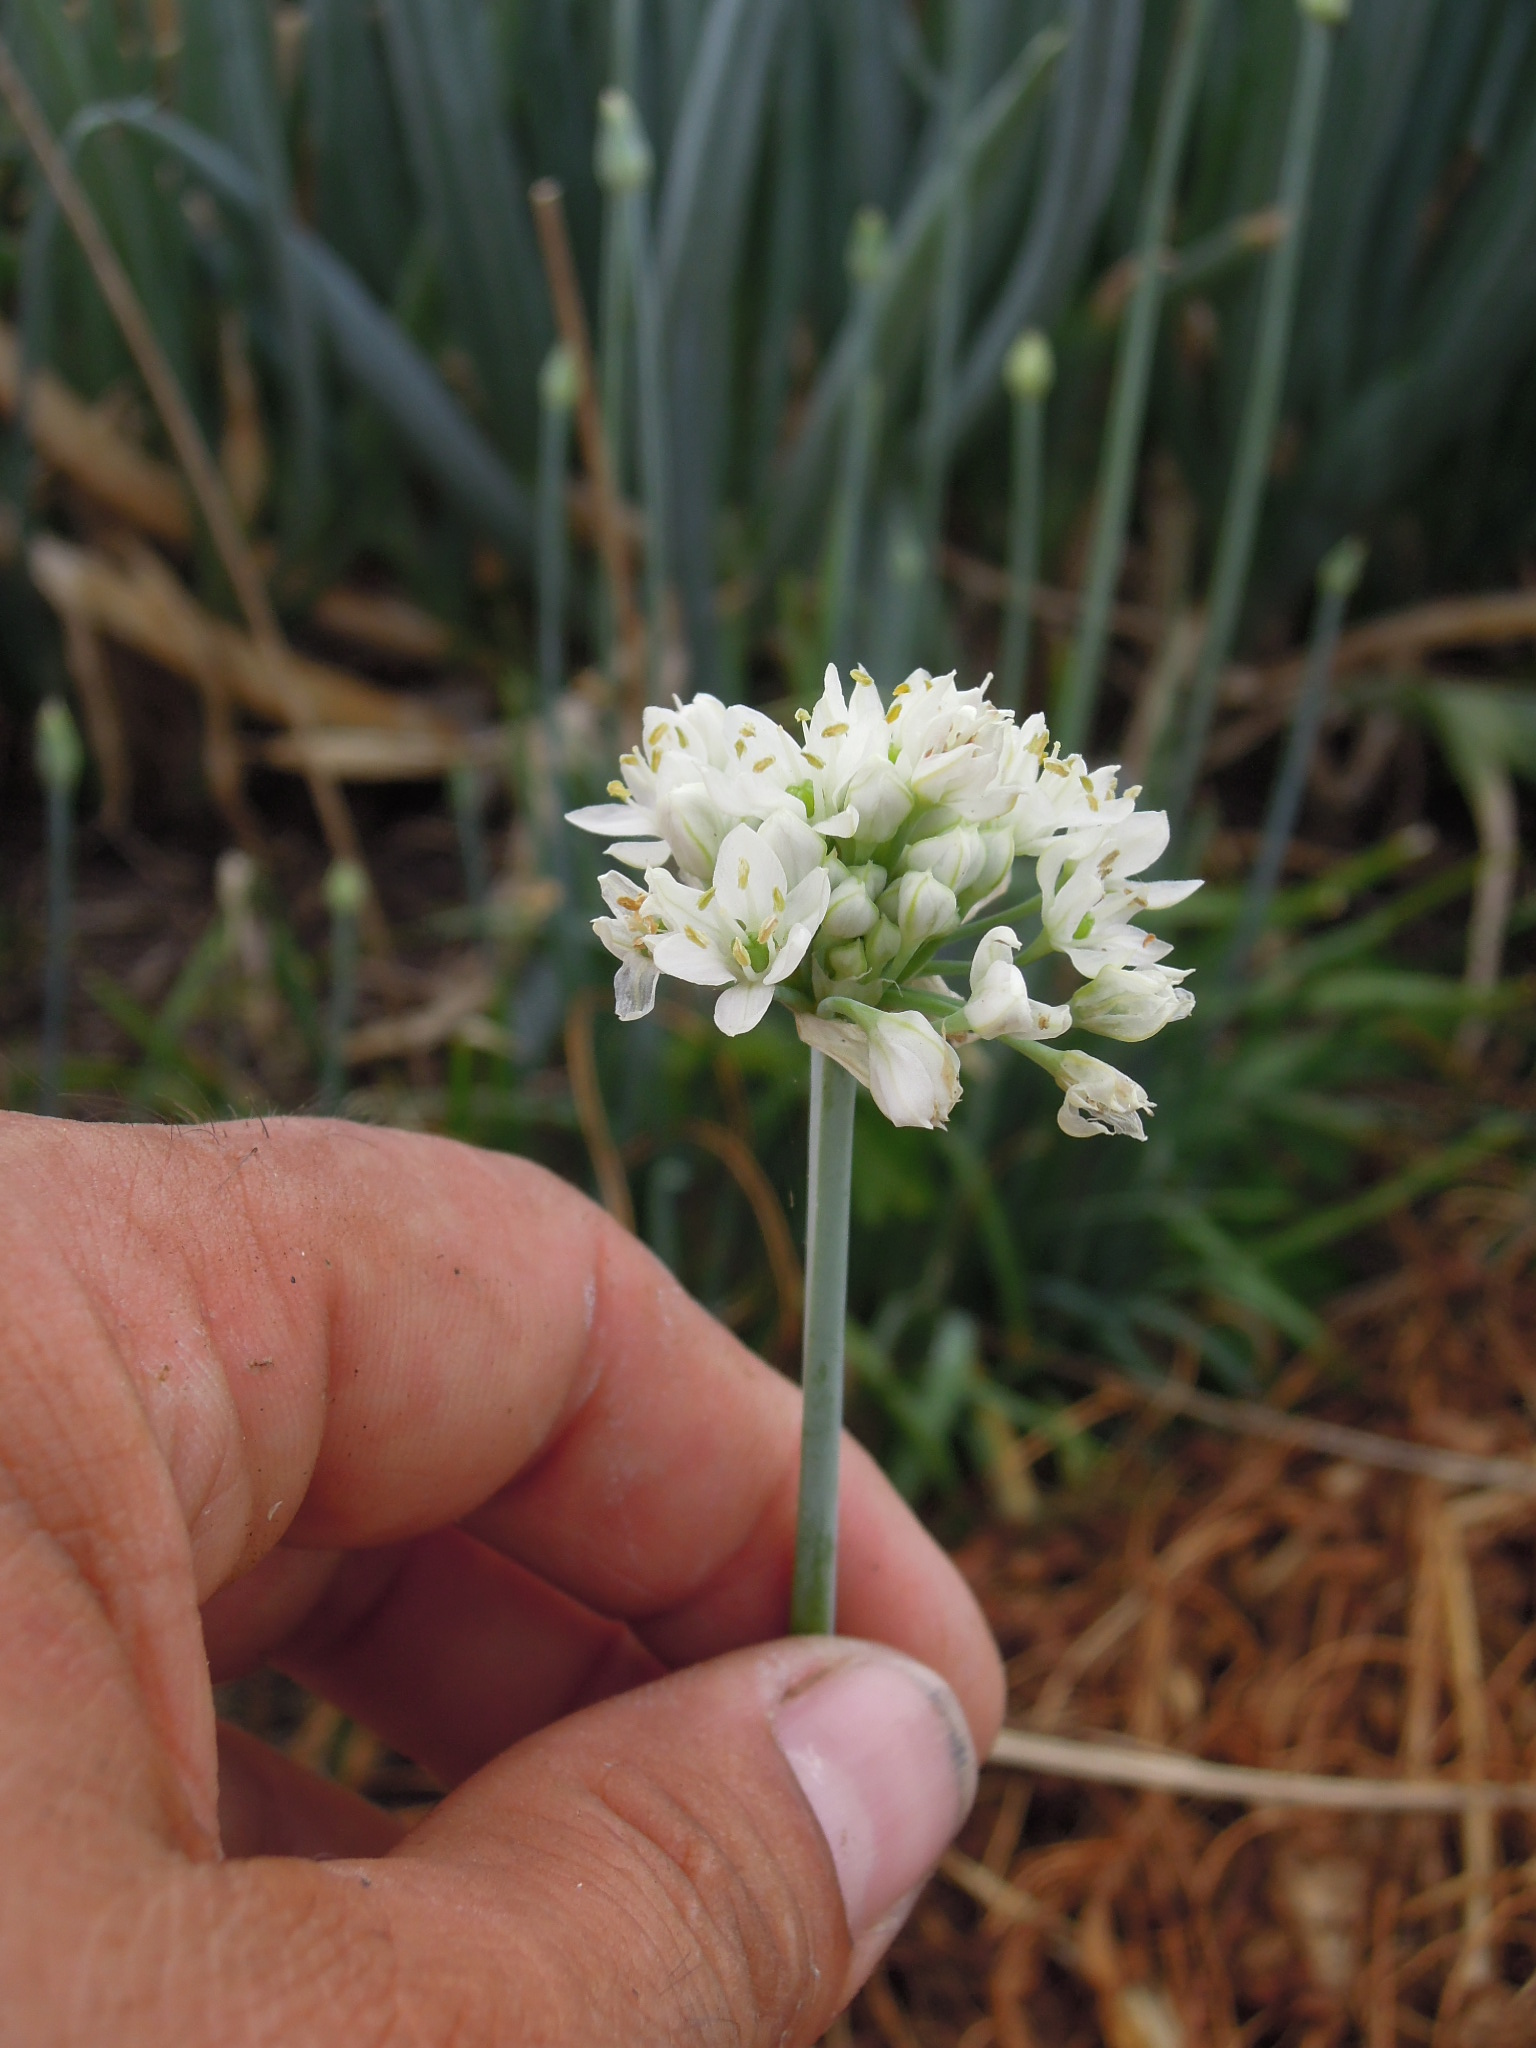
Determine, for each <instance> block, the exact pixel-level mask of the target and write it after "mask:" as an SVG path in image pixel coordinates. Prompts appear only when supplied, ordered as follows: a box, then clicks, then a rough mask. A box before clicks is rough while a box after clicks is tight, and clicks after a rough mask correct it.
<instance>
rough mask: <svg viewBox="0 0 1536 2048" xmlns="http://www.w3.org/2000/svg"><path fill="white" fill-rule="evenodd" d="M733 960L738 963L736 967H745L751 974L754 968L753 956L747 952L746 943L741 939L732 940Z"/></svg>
mask: <svg viewBox="0 0 1536 2048" xmlns="http://www.w3.org/2000/svg"><path fill="white" fill-rule="evenodd" d="M731 958H732V959H733V960H734V961H735V962H736V965H737V966H738V967H745V968H746V969H747V970H748V971H749V972H750V970H751V966H752V955H751V954H750V953H749V952H748V951H747V948H746V944H745V941H743V940H741V939H734V940H732V942H731Z"/></svg>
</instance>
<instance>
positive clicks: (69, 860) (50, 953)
mask: <svg viewBox="0 0 1536 2048" xmlns="http://www.w3.org/2000/svg"><path fill="white" fill-rule="evenodd" d="M35 758H36V765H37V772H38V778H39V780H40V781H41V782H42V785H43V788H44V790H45V791H46V792H47V797H48V937H47V950H46V954H45V958H44V966H43V1039H42V1047H41V1058H40V1060H39V1063H38V1108H39V1110H40V1111H41V1112H42V1114H43V1115H44V1116H57V1115H58V1113H59V1100H60V1095H61V1091H62V1083H63V1074H64V1026H65V1020H66V1017H67V1014H68V1009H69V956H70V945H71V939H72V936H73V925H74V916H73V903H72V895H73V882H74V841H75V791H76V790H77V789H78V788H79V786H80V775H81V770H82V769H83V768H84V766H85V758H84V754H83V752H82V749H81V746H80V735H79V733H78V732H77V731H76V729H75V722H74V720H73V719H72V718H71V717H70V715H69V709H68V706H67V705H65V703H64V702H63V700H62V699H61V698H58V697H50V698H48V699H47V700H46V701H45V702H44V704H43V705H42V707H41V709H40V710H39V711H38V714H37V735H36V755H35Z"/></svg>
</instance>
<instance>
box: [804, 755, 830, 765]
mask: <svg viewBox="0 0 1536 2048" xmlns="http://www.w3.org/2000/svg"><path fill="white" fill-rule="evenodd" d="M805 758H806V759H807V761H809V762H810V764H811V766H812V767H813V768H825V767H826V765H827V764H826V762H825V761H823V760H822V758H821V756H820V755H819V754H811V753H808V754H807V755H806V757H805Z"/></svg>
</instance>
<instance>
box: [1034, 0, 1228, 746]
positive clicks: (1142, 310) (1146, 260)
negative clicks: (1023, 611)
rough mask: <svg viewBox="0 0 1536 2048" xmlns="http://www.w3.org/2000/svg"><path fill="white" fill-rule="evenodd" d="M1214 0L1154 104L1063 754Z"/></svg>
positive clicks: (1106, 571)
mask: <svg viewBox="0 0 1536 2048" xmlns="http://www.w3.org/2000/svg"><path fill="white" fill-rule="evenodd" d="M1214 11H1215V4H1214V0H1184V5H1183V7H1182V8H1181V10H1180V13H1179V19H1178V24H1177V26H1176V28H1175V30H1174V40H1173V54H1172V57H1171V59H1170V62H1169V66H1168V76H1167V80H1166V83H1165V84H1164V87H1163V97H1162V105H1161V106H1160V108H1159V110H1158V117H1157V135H1156V139H1155V140H1154V142H1153V146H1152V165H1151V169H1150V171H1149V173H1148V176H1147V185H1146V192H1145V195H1144V197H1143V200H1142V209H1141V225H1140V231H1139V233H1138V235H1137V249H1136V261H1137V270H1136V287H1135V291H1134V293H1133V295H1132V298H1131V306H1130V312H1129V314H1128V316H1127V318H1126V323H1125V327H1124V329H1123V331H1122V333H1121V336H1120V348H1119V352H1118V354H1117V356H1116V358H1115V381H1114V389H1113V391H1112V393H1111V396H1110V402H1109V424H1108V428H1107V430H1106V433H1105V436H1104V453H1103V458H1102V461H1101V463H1100V467H1099V486H1098V512H1097V515H1096V517H1095V519H1094V526H1093V545H1092V549H1091V551H1090V554H1089V560H1088V579H1087V583H1086V586H1085V588H1084V592H1083V611H1082V621H1081V624H1080V625H1079V627H1078V631H1077V641H1076V644H1075V645H1074V647H1073V650H1072V659H1071V663H1070V665H1069V667H1068V669H1067V673H1066V677H1065V680H1064V687H1063V689H1062V691H1061V696H1060V701H1059V702H1058V704H1057V705H1056V715H1055V717H1054V718H1053V719H1052V721H1051V724H1052V729H1053V732H1054V735H1055V737H1056V738H1057V739H1059V740H1060V741H1061V750H1062V752H1063V753H1064V754H1074V753H1079V752H1081V750H1082V749H1083V747H1084V746H1085V745H1086V744H1087V742H1088V737H1089V733H1090V731H1091V729H1092V726H1093V714H1094V709H1095V707H1096V705H1097V702H1098V694H1099V678H1100V675H1101V673H1102V671H1103V667H1104V650H1105V648H1106V646H1107V645H1108V641H1109V614H1110V607H1111V605H1112V604H1113V603H1114V596H1115V588H1116V586H1117V584H1118V583H1119V581H1120V564H1121V562H1122V560H1123V559H1124V555H1125V535H1126V528H1127V526H1128V525H1129V523H1130V516H1131V493H1132V490H1133V489H1134V487H1135V481H1136V466H1137V458H1138V456H1139V454H1140V452H1141V441H1142V430H1143V428H1144V426H1145V424H1146V415H1147V393H1148V391H1149V389H1150V387H1151V382H1152V357H1153V353H1154V351H1155V349H1156V346H1157V330H1158V316H1159V314H1160V313H1161V311H1162V306H1163V297H1164V294H1165V292H1166V289H1167V284H1168V274H1167V271H1166V270H1165V268H1164V263H1163V252H1164V250H1165V248H1166V247H1167V242H1168V229H1169V222H1170V219H1171V217H1172V213H1173V201H1174V188H1175V186H1176V184H1177V182H1178V175H1179V165H1180V163H1181V161H1182V160H1183V155H1184V143H1185V138H1186V136H1187V135H1188V133H1189V120H1190V115H1191V113H1192V112H1193V111H1194V105H1195V89H1196V87H1197V86H1198V84H1199V81H1200V69H1201V63H1202V60H1203V58H1204V55H1205V47H1206V42H1207V39H1208V36H1209V33H1210V26H1211V18H1212V15H1213V13H1214Z"/></svg>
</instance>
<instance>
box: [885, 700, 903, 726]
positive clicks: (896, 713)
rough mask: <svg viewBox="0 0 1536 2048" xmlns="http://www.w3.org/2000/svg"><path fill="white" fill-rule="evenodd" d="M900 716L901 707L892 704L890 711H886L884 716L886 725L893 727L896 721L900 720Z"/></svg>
mask: <svg viewBox="0 0 1536 2048" xmlns="http://www.w3.org/2000/svg"><path fill="white" fill-rule="evenodd" d="M900 716H901V706H900V705H899V704H893V705H892V706H891V708H890V710H889V711H887V713H886V714H885V722H886V724H887V725H894V724H895V723H896V721H897V719H898V718H900Z"/></svg>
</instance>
